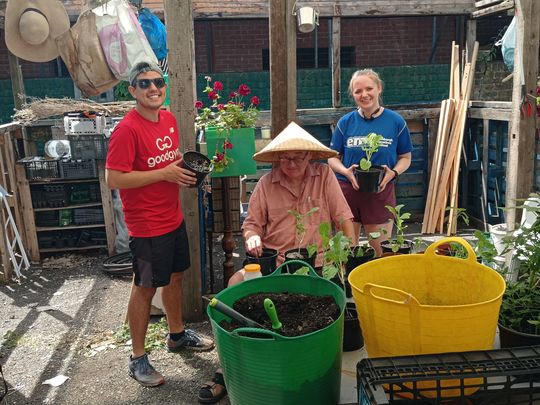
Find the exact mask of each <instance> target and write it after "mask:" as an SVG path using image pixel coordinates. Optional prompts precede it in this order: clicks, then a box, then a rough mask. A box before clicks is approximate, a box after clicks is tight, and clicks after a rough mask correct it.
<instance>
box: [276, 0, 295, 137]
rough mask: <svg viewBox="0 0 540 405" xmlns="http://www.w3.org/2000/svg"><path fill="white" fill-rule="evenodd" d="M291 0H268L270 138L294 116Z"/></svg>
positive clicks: (293, 41)
mask: <svg viewBox="0 0 540 405" xmlns="http://www.w3.org/2000/svg"><path fill="white" fill-rule="evenodd" d="M294 3H295V2H294V1H293V0H270V99H271V106H270V111H271V117H272V118H271V121H272V129H271V131H272V138H274V137H275V136H276V135H277V134H279V133H280V132H281V131H282V130H283V129H284V128H285V127H286V126H287V125H288V124H289V122H290V121H292V120H294V119H295V118H296V17H295V16H293V15H292V12H293V6H294Z"/></svg>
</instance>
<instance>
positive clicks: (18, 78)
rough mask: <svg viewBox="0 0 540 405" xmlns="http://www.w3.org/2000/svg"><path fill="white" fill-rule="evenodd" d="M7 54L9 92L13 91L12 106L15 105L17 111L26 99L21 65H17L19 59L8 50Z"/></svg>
mask: <svg viewBox="0 0 540 405" xmlns="http://www.w3.org/2000/svg"><path fill="white" fill-rule="evenodd" d="M7 53H8V61H9V75H10V77H11V90H12V91H13V104H14V105H15V109H17V110H19V109H20V108H21V106H22V105H23V103H24V101H25V97H26V92H25V91H24V81H23V75H22V71H21V65H20V64H19V58H17V57H16V56H15V55H13V54H12V53H11V52H10V51H9V50H8V51H7Z"/></svg>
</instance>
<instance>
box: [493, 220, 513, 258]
mask: <svg viewBox="0 0 540 405" xmlns="http://www.w3.org/2000/svg"><path fill="white" fill-rule="evenodd" d="M489 233H490V234H491V240H492V241H493V244H494V245H495V250H497V255H502V253H503V252H504V249H505V248H506V246H505V244H504V241H503V238H504V237H505V236H507V235H509V233H508V230H507V227H506V224H496V225H489Z"/></svg>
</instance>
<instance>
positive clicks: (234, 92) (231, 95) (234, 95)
mask: <svg viewBox="0 0 540 405" xmlns="http://www.w3.org/2000/svg"><path fill="white" fill-rule="evenodd" d="M237 95H238V94H237V93H236V91H233V92H231V94H229V98H235V97H236V96H237Z"/></svg>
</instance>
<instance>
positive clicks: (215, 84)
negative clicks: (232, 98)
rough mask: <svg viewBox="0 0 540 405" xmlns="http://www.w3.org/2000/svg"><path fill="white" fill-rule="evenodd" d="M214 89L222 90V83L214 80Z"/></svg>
mask: <svg viewBox="0 0 540 405" xmlns="http://www.w3.org/2000/svg"><path fill="white" fill-rule="evenodd" d="M214 90H216V91H219V90H223V83H221V82H214Z"/></svg>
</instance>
